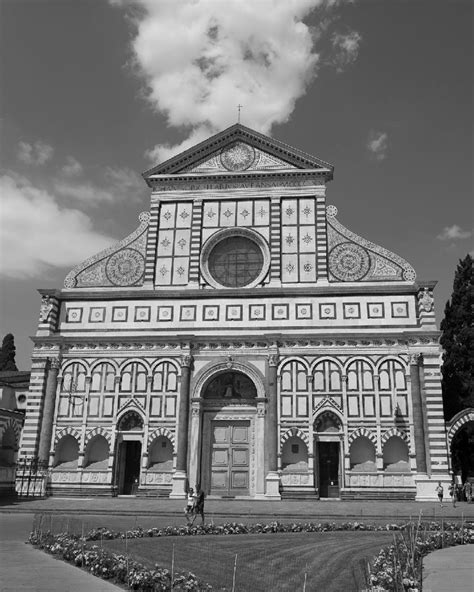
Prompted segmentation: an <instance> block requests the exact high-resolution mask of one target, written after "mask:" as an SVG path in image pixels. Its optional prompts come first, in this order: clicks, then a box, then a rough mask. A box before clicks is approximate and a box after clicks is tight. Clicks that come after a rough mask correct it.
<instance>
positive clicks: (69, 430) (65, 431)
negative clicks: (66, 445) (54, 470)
mask: <svg viewBox="0 0 474 592" xmlns="http://www.w3.org/2000/svg"><path fill="white" fill-rule="evenodd" d="M64 436H72V437H73V438H75V439H76V440H77V442H80V440H81V436H80V434H79V432H78V431H77V430H76V429H75V428H73V427H71V426H69V427H67V428H64V429H62V430H61V431H59V432H57V434H56V437H55V438H54V445H55V446H56V444H57V443H58V442H59V440H61V438H64Z"/></svg>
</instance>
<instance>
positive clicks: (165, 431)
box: [148, 428, 176, 450]
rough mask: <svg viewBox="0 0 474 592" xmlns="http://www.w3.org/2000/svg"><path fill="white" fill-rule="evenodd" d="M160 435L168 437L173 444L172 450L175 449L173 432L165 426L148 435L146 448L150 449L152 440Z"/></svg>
mask: <svg viewBox="0 0 474 592" xmlns="http://www.w3.org/2000/svg"><path fill="white" fill-rule="evenodd" d="M160 436H164V437H165V438H168V440H169V441H170V442H171V444H172V445H173V450H176V444H175V438H174V434H173V432H170V430H168V429H167V428H158V429H157V430H155V431H154V432H152V433H151V434H150V435H149V436H148V449H150V446H151V445H152V444H153V442H154V440H156V439H157V438H159V437H160Z"/></svg>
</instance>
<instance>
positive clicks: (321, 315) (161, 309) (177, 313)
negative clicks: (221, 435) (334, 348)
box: [61, 295, 417, 331]
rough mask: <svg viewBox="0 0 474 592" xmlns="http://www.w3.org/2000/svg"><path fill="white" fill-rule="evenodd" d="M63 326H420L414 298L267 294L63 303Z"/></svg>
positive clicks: (64, 328) (94, 328) (164, 327)
mask: <svg viewBox="0 0 474 592" xmlns="http://www.w3.org/2000/svg"><path fill="white" fill-rule="evenodd" d="M62 306H63V308H62V314H61V319H62V321H61V330H63V331H67V329H68V328H70V329H71V330H74V329H77V328H78V327H80V328H81V329H85V330H88V329H89V330H97V329H99V328H100V329H102V330H103V329H111V330H115V331H117V330H121V329H127V330H129V329H130V328H132V327H136V328H137V329H138V328H142V327H154V328H159V329H166V328H167V327H170V328H173V329H180V328H183V329H186V328H191V327H194V326H195V323H199V327H207V328H216V329H219V328H220V327H222V323H224V324H226V325H228V326H235V325H236V324H240V325H242V326H244V325H247V324H248V323H252V326H255V323H257V324H260V325H261V326H262V327H263V326H265V327H272V326H279V325H281V323H282V322H285V323H286V326H288V325H287V323H288V322H290V323H291V324H292V325H293V326H294V327H308V324H309V325H310V326H312V327H313V328H316V329H319V328H323V327H330V328H335V327H364V328H365V327H374V328H375V327H377V328H379V327H380V326H385V327H390V326H395V327H396V326H407V325H408V326H416V324H417V318H416V303H415V297H414V296H411V295H410V296H408V295H407V296H381V297H366V298H358V297H346V298H343V297H332V298H315V297H313V298H307V297H305V298H287V299H282V298H267V299H265V300H261V301H260V302H259V303H258V304H256V303H254V302H252V301H250V302H249V301H247V302H242V301H240V300H238V299H236V298H234V299H223V298H221V299H212V298H209V299H203V300H194V301H193V302H186V301H184V300H181V302H179V301H176V300H168V301H167V300H160V301H159V302H156V300H155V301H142V303H141V304H132V303H130V304H121V305H120V306H118V305H116V304H115V303H112V302H102V303H101V302H96V303H93V304H92V303H91V304H89V303H81V304H77V303H75V302H71V303H69V302H66V303H63V305H62Z"/></svg>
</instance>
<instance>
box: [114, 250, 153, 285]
mask: <svg viewBox="0 0 474 592" xmlns="http://www.w3.org/2000/svg"><path fill="white" fill-rule="evenodd" d="M144 269H145V261H144V259H143V256H142V255H141V253H139V252H138V251H137V250H135V249H122V250H121V251H119V252H118V253H114V254H113V255H112V256H111V257H110V258H109V260H108V261H107V265H106V267H105V273H106V274H107V278H108V279H109V280H110V282H111V283H112V284H114V285H115V286H133V284H136V283H137V282H138V280H140V279H141V277H142V275H143V272H144Z"/></svg>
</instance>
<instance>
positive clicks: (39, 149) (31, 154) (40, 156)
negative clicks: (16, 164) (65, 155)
mask: <svg viewBox="0 0 474 592" xmlns="http://www.w3.org/2000/svg"><path fill="white" fill-rule="evenodd" d="M53 152H54V150H53V147H52V146H50V145H49V144H46V143H45V142H42V141H41V140H38V141H37V142H33V143H32V144H30V143H29V142H23V141H20V142H19V143H18V152H17V155H18V158H19V159H20V160H21V161H22V162H24V163H26V164H33V165H43V164H46V163H47V162H48V160H51V158H52V156H53Z"/></svg>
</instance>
